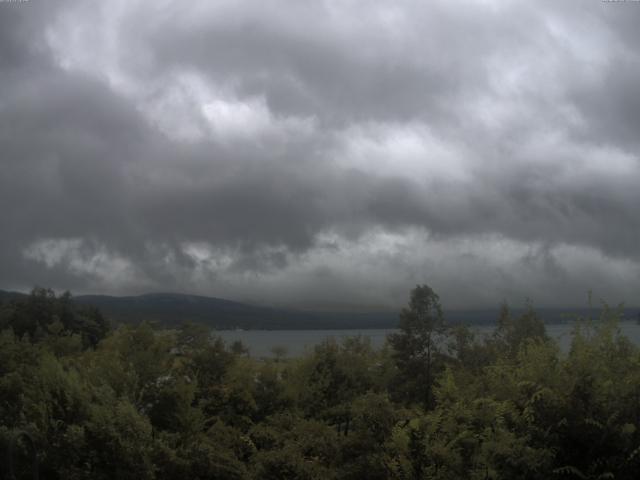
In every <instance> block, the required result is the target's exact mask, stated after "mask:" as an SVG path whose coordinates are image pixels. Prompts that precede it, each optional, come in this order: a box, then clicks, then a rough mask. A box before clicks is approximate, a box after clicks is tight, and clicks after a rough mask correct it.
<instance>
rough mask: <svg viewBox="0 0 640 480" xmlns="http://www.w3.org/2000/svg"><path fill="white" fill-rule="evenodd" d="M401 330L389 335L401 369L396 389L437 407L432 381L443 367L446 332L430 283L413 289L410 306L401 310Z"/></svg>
mask: <svg viewBox="0 0 640 480" xmlns="http://www.w3.org/2000/svg"><path fill="white" fill-rule="evenodd" d="M398 328H399V329H400V333H397V334H392V335H390V336H389V343H390V344H391V347H392V348H393V359H394V361H395V363H396V366H397V368H398V372H399V375H398V378H397V380H396V383H395V390H396V391H397V392H398V393H399V394H400V395H401V397H402V398H404V399H405V400H408V401H420V402H422V404H423V405H424V407H425V408H432V407H433V406H434V397H433V393H432V390H433V384H434V380H435V377H436V375H437V374H438V372H439V371H440V370H441V369H442V366H443V362H442V359H441V344H442V340H443V339H442V337H443V335H444V334H445V332H446V326H445V322H444V317H443V314H442V307H441V306H440V299H439V297H438V295H437V294H436V293H435V292H434V291H433V290H432V289H431V288H430V287H429V286H428V285H418V286H416V288H414V289H413V290H412V291H411V297H410V300H409V307H408V308H404V309H402V312H401V313H400V323H399V325H398Z"/></svg>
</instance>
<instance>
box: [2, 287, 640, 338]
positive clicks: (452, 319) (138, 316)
mask: <svg viewBox="0 0 640 480" xmlns="http://www.w3.org/2000/svg"><path fill="white" fill-rule="evenodd" d="M24 295H25V294H24V293H18V292H7V291H3V290H0V302H3V301H9V300H12V299H15V298H19V297H21V296H24ZM74 300H75V301H76V302H77V303H79V304H83V305H92V306H95V307H97V308H99V309H100V310H101V311H102V312H103V313H104V314H105V315H106V316H107V317H109V318H110V319H112V320H113V321H115V322H116V323H119V322H124V323H139V322H143V321H151V322H157V323H161V324H164V325H168V326H172V325H178V324H180V323H182V322H184V321H192V322H196V323H202V324H205V325H209V326H210V327H211V328H216V329H235V328H241V329H247V330H248V329H263V330H285V329H291V330H312V329H368V328H395V327H396V326H397V324H398V313H399V312H397V311H388V310H387V311H384V310H382V311H358V310H355V309H352V310H348V311H336V312H332V311H303V310H294V309H287V308H270V307H263V306H257V305H250V304H246V303H240V302H234V301H231V300H224V299H220V298H214V297H205V296H198V295H185V294H177V293H150V294H145V295H138V296H126V297H114V296H108V295H80V296H77V297H74ZM536 311H537V313H538V315H539V316H540V317H541V318H542V319H543V320H544V321H545V323H560V322H566V321H570V320H572V319H574V318H575V317H576V316H578V315H579V316H588V315H590V314H591V315H593V316H597V315H598V313H599V310H598V309H597V308H594V309H588V308H540V309H536ZM522 312H523V310H522V309H513V310H512V315H514V316H516V315H519V314H521V313H522ZM444 314H445V319H446V320H447V321H448V322H449V323H452V324H458V323H463V324H468V325H487V324H494V323H495V322H496V320H497V318H498V309H497V308H494V309H477V310H448V311H445V312H444ZM639 314H640V309H638V308H626V309H625V315H624V317H625V319H627V320H636V319H638V318H639Z"/></svg>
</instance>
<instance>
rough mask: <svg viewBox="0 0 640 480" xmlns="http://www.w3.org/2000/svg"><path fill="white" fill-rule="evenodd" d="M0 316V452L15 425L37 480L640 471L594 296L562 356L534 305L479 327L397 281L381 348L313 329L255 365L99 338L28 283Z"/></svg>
mask: <svg viewBox="0 0 640 480" xmlns="http://www.w3.org/2000/svg"><path fill="white" fill-rule="evenodd" d="M0 319H1V322H2V329H1V330H0V449H2V450H3V452H4V451H6V449H7V448H8V445H9V443H10V441H11V438H12V436H13V435H14V434H15V432H16V431H18V430H21V431H28V432H29V433H30V435H31V436H32V437H33V438H34V439H35V442H36V446H37V448H38V451H39V460H40V472H41V478H47V479H71V480H76V479H77V480H84V479H87V480H88V479H99V480H100V479H105V480H106V479H111V478H118V479H136V480H138V479H140V480H145V479H149V480H152V479H169V480H174V479H175V480H178V479H183V478H194V479H203V480H204V479H222V480H243V479H260V480H263V479H278V480H280V479H296V480H297V479H309V480H315V479H322V480H331V479H335V480H359V479H369V480H377V479H379V480H385V479H393V480H416V479H441V480H457V479H461V478H465V479H478V480H480V479H482V480H485V479H505V480H506V479H530V480H538V479H540V480H542V479H545V480H546V479H549V478H567V479H570V478H581V479H606V478H614V479H621V480H627V479H635V478H637V472H638V471H640V349H639V348H638V347H637V346H635V345H633V344H632V343H631V342H630V341H629V340H628V339H626V338H625V337H623V336H622V335H621V334H620V331H619V328H618V320H619V311H618V310H615V309H610V308H609V307H608V306H606V305H605V306H604V308H603V310H602V315H601V316H600V317H598V318H587V319H580V320H579V321H577V322H576V324H575V325H576V327H575V331H574V335H573V339H572V344H571V348H570V349H569V351H568V352H566V353H562V352H561V351H560V349H559V347H558V346H557V345H556V343H555V342H553V341H552V340H550V339H549V338H548V336H547V335H546V332H545V327H544V324H543V323H542V322H541V321H540V319H539V318H538V317H537V315H536V314H535V311H534V310H533V308H531V307H530V306H529V308H528V309H527V311H525V313H524V314H523V315H520V316H518V317H516V318H514V317H512V316H511V314H510V313H509V310H508V308H507V307H506V306H505V307H504V308H503V310H502V313H501V315H500V318H499V319H498V320H499V321H498V325H497V327H496V330H495V332H494V334H493V335H490V336H489V337H487V338H478V337H476V336H474V334H473V332H472V331H471V330H470V329H468V328H466V327H461V326H458V327H455V328H446V325H445V323H444V319H443V315H442V310H441V308H440V303H439V299H438V296H437V295H436V294H435V292H433V290H431V289H430V288H429V287H427V286H418V287H416V289H414V290H413V291H412V292H411V299H410V303H409V306H408V308H406V309H404V310H403V312H402V314H401V319H400V320H401V321H400V331H399V333H398V334H396V335H392V336H391V337H390V338H389V342H388V345H387V346H386V347H385V348H383V349H381V350H376V349H374V348H372V347H371V344H370V343H369V342H368V341H367V340H366V339H364V338H361V337H355V338H350V339H346V340H344V341H342V342H336V341H335V340H327V341H325V342H323V343H321V344H320V345H318V346H317V347H316V348H315V349H314V350H313V351H311V352H309V353H308V354H306V355H304V356H302V357H300V358H287V357H286V355H285V354H284V353H282V352H280V354H277V355H276V357H275V358H274V359H254V358H252V357H250V356H249V355H248V352H247V350H246V348H245V347H244V346H243V345H240V344H236V345H231V346H228V345H226V344H225V343H224V342H223V341H222V340H221V339H220V338H218V337H215V336H212V335H211V334H210V332H209V331H208V330H207V329H203V328H202V327H200V326H198V325H193V324H186V325H183V326H182V327H180V328H178V329H176V330H170V331H167V330H156V329H154V328H153V327H152V326H151V325H149V324H141V325H138V326H135V327H134V326H123V327H120V328H118V329H116V330H113V331H107V330H106V322H104V321H103V319H102V317H101V316H100V315H99V313H95V312H94V313H92V312H87V311H85V310H82V309H79V308H78V307H76V306H75V305H74V304H73V301H72V299H71V297H70V296H69V295H67V294H65V295H62V296H60V297H56V296H55V295H54V294H53V293H52V292H51V291H48V290H42V289H37V290H34V292H33V293H32V295H31V296H29V297H28V298H26V299H22V300H17V301H16V300H13V301H12V302H9V303H8V304H5V305H3V306H0ZM101 319H102V320H101ZM103 328H105V329H103ZM276 353H278V352H276ZM1 473H5V472H1Z"/></svg>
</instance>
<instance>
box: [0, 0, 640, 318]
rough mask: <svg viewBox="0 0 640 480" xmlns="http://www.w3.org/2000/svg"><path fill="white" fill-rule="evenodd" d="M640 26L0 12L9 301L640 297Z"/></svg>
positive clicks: (253, 9) (568, 11) (582, 16)
mask: <svg viewBox="0 0 640 480" xmlns="http://www.w3.org/2000/svg"><path fill="white" fill-rule="evenodd" d="M623 9H624V10H623ZM632 19H636V20H640V7H639V6H638V5H637V4H633V3H629V4H626V5H614V4H606V3H605V4H603V3H601V2H596V1H594V2H578V1H576V2H563V3H562V4H558V3H557V2H540V3H536V4H535V5H532V4H530V3H529V2H500V3H497V2H496V3H493V2H464V3H463V4H456V5H455V6H454V5H452V4H451V3H450V2H433V3H429V4H424V3H423V2H417V1H416V2H413V1H407V2H378V3H377V4H376V5H375V6H371V5H370V4H369V3H368V2H367V3H366V4H365V2H359V1H349V2H330V1H327V2H314V3H309V4H306V3H302V2H293V1H284V0H281V1H275V0H274V1H270V2H260V3H259V4H256V3H255V2H239V1H233V2H224V1H217V2H200V3H196V4H195V5H193V6H191V7H190V8H185V6H184V4H182V3H179V2H171V1H166V2H143V1H137V2H121V1H114V2H109V3H106V2H72V1H65V2H62V1H54V2H46V3H45V2H39V1H35V0H32V1H31V2H28V3H27V4H0V41H1V42H0V80H1V81H2V89H1V90H0V147H1V148H2V157H1V158H2V160H1V162H2V164H1V167H2V174H1V175H0V201H1V202H2V205H3V206H4V208H3V235H2V236H1V237H0V264H1V265H2V269H1V270H0V284H1V285H0V287H1V286H4V287H18V288H24V287H28V286H29V285H31V284H33V283H36V282H37V283H42V284H47V285H52V286H54V287H57V288H72V289H74V290H75V291H91V290H93V291H96V290H100V291H113V292H125V291H126V292H131V291H144V290H150V289H163V290H183V291H198V292H201V293H209V294H214V295H215V294H218V295H226V296H231V297H235V298H249V299H257V300H263V301H284V302H286V301H298V300H304V299H312V300H335V299H339V300H340V301H349V300H350V299H353V301H355V302H362V303H375V304H378V303H388V304H397V303H399V302H402V301H404V296H405V292H406V289H407V288H409V287H410V286H411V285H412V284H414V283H417V282H429V283H431V284H433V285H434V287H435V288H436V290H440V291H441V293H443V296H444V298H445V299H446V300H449V301H450V302H451V303H455V304H456V305H460V306H471V305H479V304H495V303H496V302H498V301H500V300H501V299H502V298H505V297H506V298H509V299H516V300H517V299H520V298H523V297H525V296H531V297H533V298H534V299H540V300H541V302H542V303H548V304H562V303H576V302H578V301H580V299H581V295H582V294H583V293H584V289H586V288H594V289H596V290H597V289H600V291H602V292H603V293H605V294H609V295H619V297H616V298H615V299H614V300H622V299H624V300H627V301H628V302H629V303H638V299H637V298H635V297H634V295H635V291H636V290H637V287H638V284H639V283H640V263H639V262H640V249H639V248H638V240H639V239H640V238H639V237H640V232H639V228H640V220H639V219H638V216H637V214H636V207H637V205H638V204H639V202H640V189H638V188H637V185H638V183H639V181H640V168H639V165H638V161H639V160H638V151H639V150H638V148H639V145H638V140H637V135H636V132H637V131H638V128H639V127H640V102H639V101H638V99H639V98H640V96H639V95H638V93H639V92H638V88H639V87H638V82H637V79H638V75H637V74H638V73H639V72H640V56H639V53H640V52H638V47H637V40H640V38H638V37H640V35H638V34H636V33H635V29H634V25H635V24H634V22H633V21H632ZM496 245H502V247H500V248H498V247H496ZM587 274H588V276H589V278H592V280H591V281H589V280H586V279H585V275H587Z"/></svg>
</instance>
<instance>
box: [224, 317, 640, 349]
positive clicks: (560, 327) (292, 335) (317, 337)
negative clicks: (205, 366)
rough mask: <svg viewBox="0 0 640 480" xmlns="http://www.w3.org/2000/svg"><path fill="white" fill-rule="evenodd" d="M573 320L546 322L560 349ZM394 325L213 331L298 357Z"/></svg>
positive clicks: (380, 338) (483, 329) (482, 330)
mask: <svg viewBox="0 0 640 480" xmlns="http://www.w3.org/2000/svg"><path fill="white" fill-rule="evenodd" d="M471 328H472V330H473V331H474V332H476V333H477V334H478V335H479V336H483V335H488V334H491V333H492V332H493V330H494V328H495V327H494V326H493V325H482V326H473V327H471ZM619 328H620V331H621V332H622V333H623V334H624V335H626V336H627V337H629V338H630V339H631V340H632V341H633V342H635V343H636V344H640V325H639V324H637V323H636V322H620V324H619ZM572 330H573V324H572V323H562V324H551V325H547V333H548V334H549V336H551V337H553V338H555V339H556V340H557V341H558V342H559V343H560V347H561V348H562V350H564V351H567V350H568V348H569V345H570V343H571V332H572ZM396 331H397V330H396V329H374V330H219V331H215V332H214V333H215V334H216V335H219V336H220V337H222V338H223V339H224V340H225V341H226V342H227V343H231V342H233V341H235V340H241V341H242V343H244V344H245V345H246V346H247V347H249V353H250V354H251V356H254V357H272V356H273V353H272V352H271V350H272V349H273V348H274V347H285V348H286V351H287V356H288V357H297V356H300V355H302V354H304V353H305V352H308V351H312V350H313V347H314V346H316V345H317V344H319V343H321V342H322V341H323V340H325V339H327V338H334V339H336V340H337V341H340V340H341V339H343V338H346V337H355V336H358V335H362V336H363V337H368V338H369V339H370V340H371V344H372V345H373V346H374V347H381V346H382V345H383V344H384V341H385V338H386V336H387V335H388V334H389V333H393V332H396Z"/></svg>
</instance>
